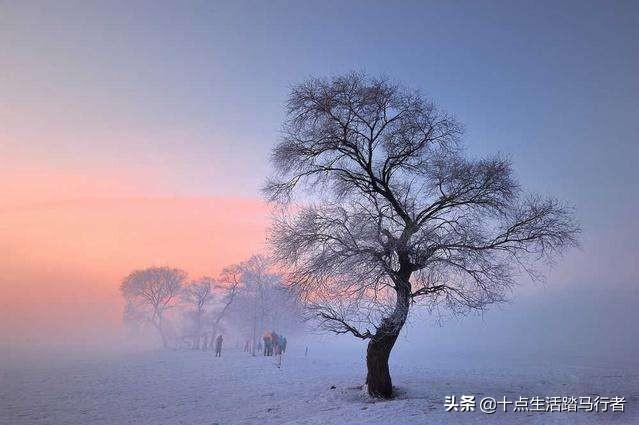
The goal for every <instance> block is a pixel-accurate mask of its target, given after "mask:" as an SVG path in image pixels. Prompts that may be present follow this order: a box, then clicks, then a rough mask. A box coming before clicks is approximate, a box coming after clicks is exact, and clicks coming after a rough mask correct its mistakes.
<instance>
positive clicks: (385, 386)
mask: <svg viewBox="0 0 639 425" xmlns="http://www.w3.org/2000/svg"><path fill="white" fill-rule="evenodd" d="M409 294H410V290H407V289H406V288H404V289H402V288H399V289H398V290H397V300H396V304H395V310H394V311H393V313H392V314H391V315H390V316H389V317H386V318H385V319H383V320H382V323H381V325H380V326H379V328H377V333H376V334H375V335H374V336H373V337H372V338H371V340H370V341H369V343H368V348H367V350H366V368H367V371H368V373H367V375H366V386H367V388H368V394H369V395H371V396H373V397H380V398H385V399H389V398H392V397H393V383H392V381H391V376H390V371H389V369H388V358H389V357H390V353H391V350H392V349H393V346H394V345H395V341H397V337H398V336H399V332H400V331H401V330H402V327H403V326H404V323H406V317H407V315H408V308H409V301H410V296H409Z"/></svg>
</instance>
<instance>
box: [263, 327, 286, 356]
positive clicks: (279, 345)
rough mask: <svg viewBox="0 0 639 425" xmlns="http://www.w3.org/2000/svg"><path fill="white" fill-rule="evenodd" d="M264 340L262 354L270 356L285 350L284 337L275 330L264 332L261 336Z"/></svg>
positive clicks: (282, 352)
mask: <svg viewBox="0 0 639 425" xmlns="http://www.w3.org/2000/svg"><path fill="white" fill-rule="evenodd" d="M262 341H264V355H265V356H272V355H274V354H275V355H278V354H284V353H285V352H286V337H285V336H283V335H278V334H276V333H275V332H273V331H271V332H266V333H265V334H264V336H263V337H262Z"/></svg>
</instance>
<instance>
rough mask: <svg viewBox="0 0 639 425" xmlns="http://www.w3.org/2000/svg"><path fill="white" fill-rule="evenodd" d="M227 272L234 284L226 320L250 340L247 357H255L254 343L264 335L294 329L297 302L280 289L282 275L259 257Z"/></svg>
mask: <svg viewBox="0 0 639 425" xmlns="http://www.w3.org/2000/svg"><path fill="white" fill-rule="evenodd" d="M228 270H233V272H234V275H235V278H236V281H237V282H238V286H237V295H236V300H235V303H234V304H233V306H232V308H231V311H230V313H231V315H230V316H231V319H232V320H233V322H234V324H235V325H236V326H238V328H239V330H240V331H241V332H242V333H244V335H245V336H246V338H247V339H250V340H251V353H252V354H253V355H255V349H256V347H257V342H258V339H259V338H261V337H262V335H263V333H264V332H265V331H267V330H277V331H278V332H282V331H290V330H293V329H294V328H295V327H296V326H295V325H296V324H298V323H299V319H300V317H299V316H300V315H299V302H298V299H297V298H296V297H295V296H294V294H292V293H291V292H290V291H289V290H288V288H287V287H286V286H284V284H283V279H282V275H281V274H278V273H277V272H276V271H274V270H273V269H272V267H271V262H270V261H269V260H268V259H267V258H265V257H263V256H260V255H254V256H252V257H251V258H249V259H248V260H247V261H244V262H241V263H239V264H236V265H234V266H231V267H230V268H228Z"/></svg>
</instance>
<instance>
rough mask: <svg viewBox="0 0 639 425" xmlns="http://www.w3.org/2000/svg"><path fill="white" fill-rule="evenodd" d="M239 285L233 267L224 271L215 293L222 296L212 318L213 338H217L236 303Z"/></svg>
mask: <svg viewBox="0 0 639 425" xmlns="http://www.w3.org/2000/svg"><path fill="white" fill-rule="evenodd" d="M238 285H239V281H238V277H237V271H236V270H235V269H234V268H233V267H230V268H229V267H227V268H225V269H224V270H222V273H221V274H220V278H219V279H218V283H217V284H216V286H215V287H214V289H215V291H216V292H218V293H220V294H221V296H220V297H219V302H218V303H217V304H218V305H217V306H216V308H215V309H214V310H213V312H212V313H211V317H210V322H211V333H212V336H211V338H215V336H216V335H217V332H218V330H219V328H220V323H221V322H222V320H224V318H225V317H226V316H227V315H228V312H229V308H230V307H231V305H233V303H234V302H235V298H236V294H237V288H238ZM211 343H213V339H211Z"/></svg>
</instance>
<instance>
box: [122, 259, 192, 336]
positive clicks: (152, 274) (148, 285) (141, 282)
mask: <svg viewBox="0 0 639 425" xmlns="http://www.w3.org/2000/svg"><path fill="white" fill-rule="evenodd" d="M185 280H186V273H185V272H184V271H182V270H180V269H174V268H169V267H151V268H148V269H144V270H136V271H134V272H132V273H131V274H129V275H128V276H127V277H125V278H124V280H123V281H122V283H121V285H120V292H121V293H122V295H123V297H124V299H125V300H126V308H125V320H126V319H128V320H138V321H143V322H145V323H150V324H151V325H152V326H153V327H154V328H155V329H157V331H158V333H159V335H160V337H161V338H162V345H163V346H164V347H168V338H167V330H166V323H165V319H166V318H165V316H166V312H167V311H168V310H169V309H171V308H173V307H174V306H175V305H176V302H177V301H178V297H179V295H180V293H181V290H182V285H183V284H184V281H185Z"/></svg>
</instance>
